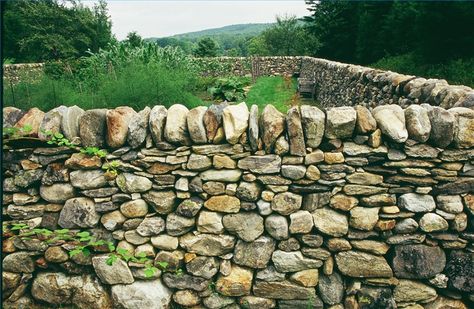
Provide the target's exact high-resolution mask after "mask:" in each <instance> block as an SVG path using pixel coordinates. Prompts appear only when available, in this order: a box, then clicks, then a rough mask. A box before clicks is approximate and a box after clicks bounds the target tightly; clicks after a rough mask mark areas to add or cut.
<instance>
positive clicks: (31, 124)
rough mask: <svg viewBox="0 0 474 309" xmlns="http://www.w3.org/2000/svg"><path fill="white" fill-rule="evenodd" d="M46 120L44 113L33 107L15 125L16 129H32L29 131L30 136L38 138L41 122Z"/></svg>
mask: <svg viewBox="0 0 474 309" xmlns="http://www.w3.org/2000/svg"><path fill="white" fill-rule="evenodd" d="M43 118H44V112H43V111H41V110H40V109H39V108H36V107H33V108H31V109H29V110H28V112H26V114H24V115H23V117H21V118H20V120H18V122H17V123H16V124H15V125H14V127H15V128H19V129H21V128H23V129H26V128H27V127H28V128H29V129H30V130H29V131H28V135H31V136H38V133H39V129H40V125H41V122H42V121H43Z"/></svg>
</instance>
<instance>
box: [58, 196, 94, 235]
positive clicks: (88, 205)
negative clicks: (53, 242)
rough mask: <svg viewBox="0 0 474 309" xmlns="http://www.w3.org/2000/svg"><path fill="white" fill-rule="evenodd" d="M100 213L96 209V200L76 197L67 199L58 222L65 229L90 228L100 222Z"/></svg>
mask: <svg viewBox="0 0 474 309" xmlns="http://www.w3.org/2000/svg"><path fill="white" fill-rule="evenodd" d="M99 219H100V215H99V214H98V213H97V212H96V210H95V203H94V200H92V199H90V198H87V197H75V198H71V199H69V200H67V201H66V203H65V204H64V207H63V208H62V210H61V213H60V214H59V220H58V224H59V225H60V226H61V227H63V228H65V229H73V228H90V227H95V226H96V225H97V223H99Z"/></svg>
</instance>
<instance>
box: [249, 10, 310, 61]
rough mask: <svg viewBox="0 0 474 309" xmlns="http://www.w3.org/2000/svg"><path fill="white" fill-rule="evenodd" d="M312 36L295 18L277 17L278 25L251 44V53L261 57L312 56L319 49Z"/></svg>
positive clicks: (255, 38) (251, 41)
mask: <svg viewBox="0 0 474 309" xmlns="http://www.w3.org/2000/svg"><path fill="white" fill-rule="evenodd" d="M317 46H318V42H317V40H316V37H315V36H313V35H311V34H310V33H309V32H308V31H307V30H306V29H305V28H304V27H303V25H302V23H301V21H300V20H298V19H297V18H296V17H295V16H283V17H281V16H277V18H276V24H275V25H274V26H272V27H270V28H268V29H267V30H265V31H263V32H262V33H261V34H260V35H259V36H256V37H254V38H253V39H251V40H250V42H249V46H248V49H249V53H250V54H251V55H259V56H266V55H272V56H296V55H312V54H314V51H315V50H316V49H317Z"/></svg>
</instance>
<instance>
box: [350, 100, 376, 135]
mask: <svg viewBox="0 0 474 309" xmlns="http://www.w3.org/2000/svg"><path fill="white" fill-rule="evenodd" d="M355 110H356V113H357V122H356V129H357V132H358V133H361V134H367V133H370V132H373V131H375V130H376V129H377V122H376V121H375V118H374V117H373V116H372V113H371V112H370V111H369V110H368V109H367V107H365V106H362V105H357V106H356V107H355Z"/></svg>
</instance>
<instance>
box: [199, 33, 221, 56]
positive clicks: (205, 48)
mask: <svg viewBox="0 0 474 309" xmlns="http://www.w3.org/2000/svg"><path fill="white" fill-rule="evenodd" d="M217 50H218V46H217V43H216V42H215V41H214V40H213V39H211V38H202V39H200V40H199V42H198V43H197V47H196V49H195V50H194V55H196V56H197V57H215V56H217Z"/></svg>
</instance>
